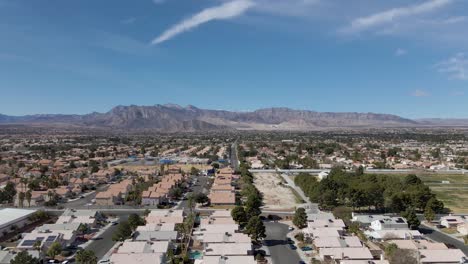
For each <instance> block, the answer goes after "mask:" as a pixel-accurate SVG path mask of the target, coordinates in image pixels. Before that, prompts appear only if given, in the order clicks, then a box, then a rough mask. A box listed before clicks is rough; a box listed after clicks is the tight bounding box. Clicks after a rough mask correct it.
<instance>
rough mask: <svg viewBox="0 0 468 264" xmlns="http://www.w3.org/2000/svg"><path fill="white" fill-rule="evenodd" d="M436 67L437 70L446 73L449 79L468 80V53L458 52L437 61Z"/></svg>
mask: <svg viewBox="0 0 468 264" xmlns="http://www.w3.org/2000/svg"><path fill="white" fill-rule="evenodd" d="M436 68H437V70H438V71H439V72H441V73H446V74H448V75H449V78H450V79H456V80H468V55H467V54H466V53H463V52H460V53H458V54H456V55H455V56H453V57H451V58H449V59H448V60H445V61H442V62H440V63H438V64H437V65H436Z"/></svg>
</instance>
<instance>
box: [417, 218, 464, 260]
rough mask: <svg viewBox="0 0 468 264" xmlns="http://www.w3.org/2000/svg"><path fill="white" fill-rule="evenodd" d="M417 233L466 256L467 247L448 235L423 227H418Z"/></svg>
mask: <svg viewBox="0 0 468 264" xmlns="http://www.w3.org/2000/svg"><path fill="white" fill-rule="evenodd" d="M419 232H421V233H422V234H424V235H426V236H427V237H428V238H430V239H432V240H434V241H437V242H440V243H445V244H449V245H453V246H454V247H456V248H458V249H460V250H461V251H463V253H465V255H467V256H468V246H467V245H465V244H464V243H463V242H461V241H460V240H458V239H455V238H453V237H451V236H449V235H446V234H444V233H442V232H440V231H437V230H434V229H432V228H430V227H428V226H425V225H421V226H419Z"/></svg>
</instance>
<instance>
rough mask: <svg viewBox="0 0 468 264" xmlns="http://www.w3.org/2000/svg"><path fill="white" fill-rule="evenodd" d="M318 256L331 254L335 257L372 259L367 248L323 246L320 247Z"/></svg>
mask: <svg viewBox="0 0 468 264" xmlns="http://www.w3.org/2000/svg"><path fill="white" fill-rule="evenodd" d="M320 256H322V258H323V256H333V257H334V258H335V259H361V260H366V259H368V260H371V259H373V257H372V254H371V252H370V251H369V249H368V248H365V247H362V248H323V249H320Z"/></svg>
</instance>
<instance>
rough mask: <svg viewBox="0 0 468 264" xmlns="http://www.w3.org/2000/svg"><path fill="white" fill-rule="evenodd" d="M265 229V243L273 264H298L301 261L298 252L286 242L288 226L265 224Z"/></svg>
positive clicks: (272, 223)
mask: <svg viewBox="0 0 468 264" xmlns="http://www.w3.org/2000/svg"><path fill="white" fill-rule="evenodd" d="M265 228H266V235H267V237H266V238H265V240H264V242H263V243H264V245H265V246H267V247H268V249H269V250H270V254H271V259H272V262H273V264H284V263H288V264H297V263H299V261H301V258H300V257H299V255H298V253H297V252H296V250H293V249H290V248H289V246H288V244H287V242H286V234H287V233H288V232H289V231H288V226H287V225H285V224H281V223H274V222H265ZM297 250H299V249H297Z"/></svg>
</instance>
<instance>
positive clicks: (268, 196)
mask: <svg viewBox="0 0 468 264" xmlns="http://www.w3.org/2000/svg"><path fill="white" fill-rule="evenodd" d="M254 184H255V187H257V189H258V190H259V191H260V192H261V193H262V194H263V203H264V206H263V209H270V210H292V209H294V207H296V205H297V203H296V197H295V196H294V193H293V192H292V190H291V189H290V188H289V186H287V185H284V184H283V183H282V180H281V178H280V177H279V176H278V175H277V174H276V173H254Z"/></svg>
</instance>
